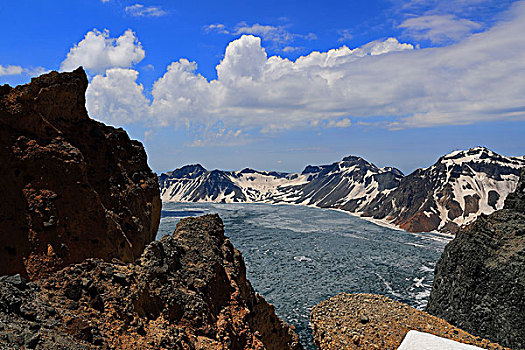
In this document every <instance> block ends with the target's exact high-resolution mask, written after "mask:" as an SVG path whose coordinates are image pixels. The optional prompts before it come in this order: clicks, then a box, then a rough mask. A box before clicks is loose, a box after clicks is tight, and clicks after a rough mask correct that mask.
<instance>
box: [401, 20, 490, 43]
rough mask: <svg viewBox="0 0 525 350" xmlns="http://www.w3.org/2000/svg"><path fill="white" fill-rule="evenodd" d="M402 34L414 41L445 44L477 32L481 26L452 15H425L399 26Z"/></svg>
mask: <svg viewBox="0 0 525 350" xmlns="http://www.w3.org/2000/svg"><path fill="white" fill-rule="evenodd" d="M399 27H400V28H402V29H404V34H405V35H406V36H409V37H411V38H414V39H416V40H422V39H427V40H430V41H431V42H432V43H437V44H440V43H445V42H449V41H458V40H461V39H463V38H465V37H467V36H468V35H470V34H471V33H472V32H474V31H476V30H479V29H480V28H481V25H480V24H479V23H476V22H473V21H471V20H468V19H464V18H457V17H455V16H453V15H426V16H419V17H413V18H409V19H407V20H405V21H404V22H403V23H401V24H400V25H399Z"/></svg>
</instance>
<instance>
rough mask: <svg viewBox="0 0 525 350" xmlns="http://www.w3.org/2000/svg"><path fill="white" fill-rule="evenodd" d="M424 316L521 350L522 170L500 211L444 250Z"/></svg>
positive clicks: (524, 322) (524, 284)
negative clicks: (440, 319)
mask: <svg viewBox="0 0 525 350" xmlns="http://www.w3.org/2000/svg"><path fill="white" fill-rule="evenodd" d="M427 311H428V312H430V313H432V314H434V315H437V316H439V317H442V318H444V319H446V320H447V321H449V322H450V323H452V324H454V325H456V326H458V327H461V328H463V329H465V330H467V331H469V332H471V333H472V334H475V335H479V336H482V337H486V338H489V339H492V340H494V341H497V342H498V343H500V344H502V345H505V346H509V347H511V348H513V349H525V170H522V171H521V178H520V182H519V183H518V187H517V189H516V191H515V192H514V193H512V194H509V196H508V197H507V199H506V200H505V205H504V209H502V210H499V211H497V212H495V213H493V214H491V215H488V216H481V217H480V218H478V219H477V220H476V221H475V222H474V223H473V224H471V225H469V226H467V227H466V228H464V229H462V230H461V231H460V232H459V233H458V234H457V236H456V238H455V239H454V240H453V241H451V242H450V243H449V244H448V245H447V246H446V247H445V250H444V252H443V255H442V256H441V259H440V260H439V262H438V263H437V265H436V271H435V277H434V285H433V287H432V292H431V294H430V301H429V303H428V307H427Z"/></svg>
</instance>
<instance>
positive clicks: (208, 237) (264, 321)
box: [0, 215, 302, 350]
mask: <svg viewBox="0 0 525 350" xmlns="http://www.w3.org/2000/svg"><path fill="white" fill-rule="evenodd" d="M24 310H31V311H32V314H30V315H28V314H27V312H26V311H24ZM36 335H38V338H35V336H36ZM26 340H27V341H29V342H30V343H31V344H32V345H34V346H35V348H36V349H180V350H182V349H184V350H189V349H191V350H204V349H206V350H213V349H224V350H225V349H228V350H248V349H259V350H263V349H275V350H300V349H302V346H301V345H300V344H299V342H298V337H297V335H296V334H295V332H294V331H293V328H292V327H291V326H289V325H287V324H285V323H284V322H283V321H281V320H280V319H279V318H278V317H277V316H276V315H275V311H274V308H273V306H272V305H270V304H268V303H267V302H266V301H265V300H264V298H263V297H262V296H260V295H258V294H257V293H255V291H254V290H253V288H252V286H251V284H250V282H249V281H248V280H247V279H246V269H245V265H244V262H243V258H242V255H241V253H240V252H239V251H238V250H237V249H235V248H234V247H233V245H232V244H231V242H230V241H229V239H228V238H226V237H225V236H224V228H223V223H222V221H221V219H220V218H219V217H218V216H217V215H206V216H203V217H200V218H187V219H183V220H181V221H180V222H179V224H178V225H177V228H176V230H175V232H174V233H173V235H167V236H164V237H163V238H162V239H161V240H159V241H155V242H152V243H150V244H149V245H148V246H147V247H146V249H145V250H144V253H143V254H142V256H140V258H139V259H137V261H136V262H135V263H128V264H123V263H122V262H118V261H115V262H105V261H103V260H100V259H87V260H86V261H84V262H82V263H80V264H76V265H71V266H69V267H66V268H64V269H63V270H61V271H58V272H55V273H52V274H50V275H49V276H48V277H46V278H44V279H40V280H38V281H35V282H31V283H28V285H27V287H26V288H25V289H23V290H21V289H19V288H18V287H17V286H15V285H13V284H12V282H10V281H6V280H5V279H4V280H0V343H3V344H5V346H6V347H7V348H10V347H12V348H18V347H20V346H21V345H23V344H24V342H25V341H26Z"/></svg>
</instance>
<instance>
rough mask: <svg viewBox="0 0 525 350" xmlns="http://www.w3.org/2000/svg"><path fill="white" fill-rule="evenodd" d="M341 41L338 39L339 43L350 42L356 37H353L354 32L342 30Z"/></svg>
mask: <svg viewBox="0 0 525 350" xmlns="http://www.w3.org/2000/svg"><path fill="white" fill-rule="evenodd" d="M338 34H339V39H337V41H338V42H340V43H343V42H345V41H350V40H352V38H353V37H354V36H353V35H352V32H351V31H350V30H349V29H342V30H339V31H338Z"/></svg>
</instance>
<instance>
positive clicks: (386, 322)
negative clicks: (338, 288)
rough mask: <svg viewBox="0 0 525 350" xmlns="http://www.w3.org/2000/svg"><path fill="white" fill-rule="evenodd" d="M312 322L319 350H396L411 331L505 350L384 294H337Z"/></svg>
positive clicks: (320, 306)
mask: <svg viewBox="0 0 525 350" xmlns="http://www.w3.org/2000/svg"><path fill="white" fill-rule="evenodd" d="M310 320H311V323H312V329H313V332H314V339H315V344H316V345H317V347H318V349H319V350H330V349H347V350H353V349H355V350H358V349H370V350H373V349H377V350H395V349H397V348H398V347H399V345H400V344H401V342H402V341H403V339H404V338H405V335H406V334H407V333H408V332H409V331H410V330H417V331H420V332H424V333H430V334H434V335H437V336H439V337H442V338H446V339H451V340H454V341H457V342H460V343H463V344H471V345H474V346H478V347H480V348H483V349H499V350H502V349H504V348H503V347H502V346H500V345H499V344H496V343H492V342H490V341H488V340H486V339H482V338H480V337H476V336H474V335H471V334H469V333H467V332H465V331H463V330H461V329H459V328H457V327H454V326H452V325H451V324H449V323H447V322H446V321H444V320H442V319H440V318H438V317H435V316H432V315H429V314H427V313H426V312H423V311H420V310H416V309H414V308H411V307H410V306H408V305H406V304H403V303H400V302H397V301H394V300H392V299H389V298H387V297H384V296H381V295H374V294H345V293H343V294H339V295H336V296H335V297H333V298H330V299H328V300H325V301H323V302H321V303H319V304H318V305H316V306H314V307H313V308H312V312H311V314H310ZM425 349H427V348H426V347H425Z"/></svg>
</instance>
